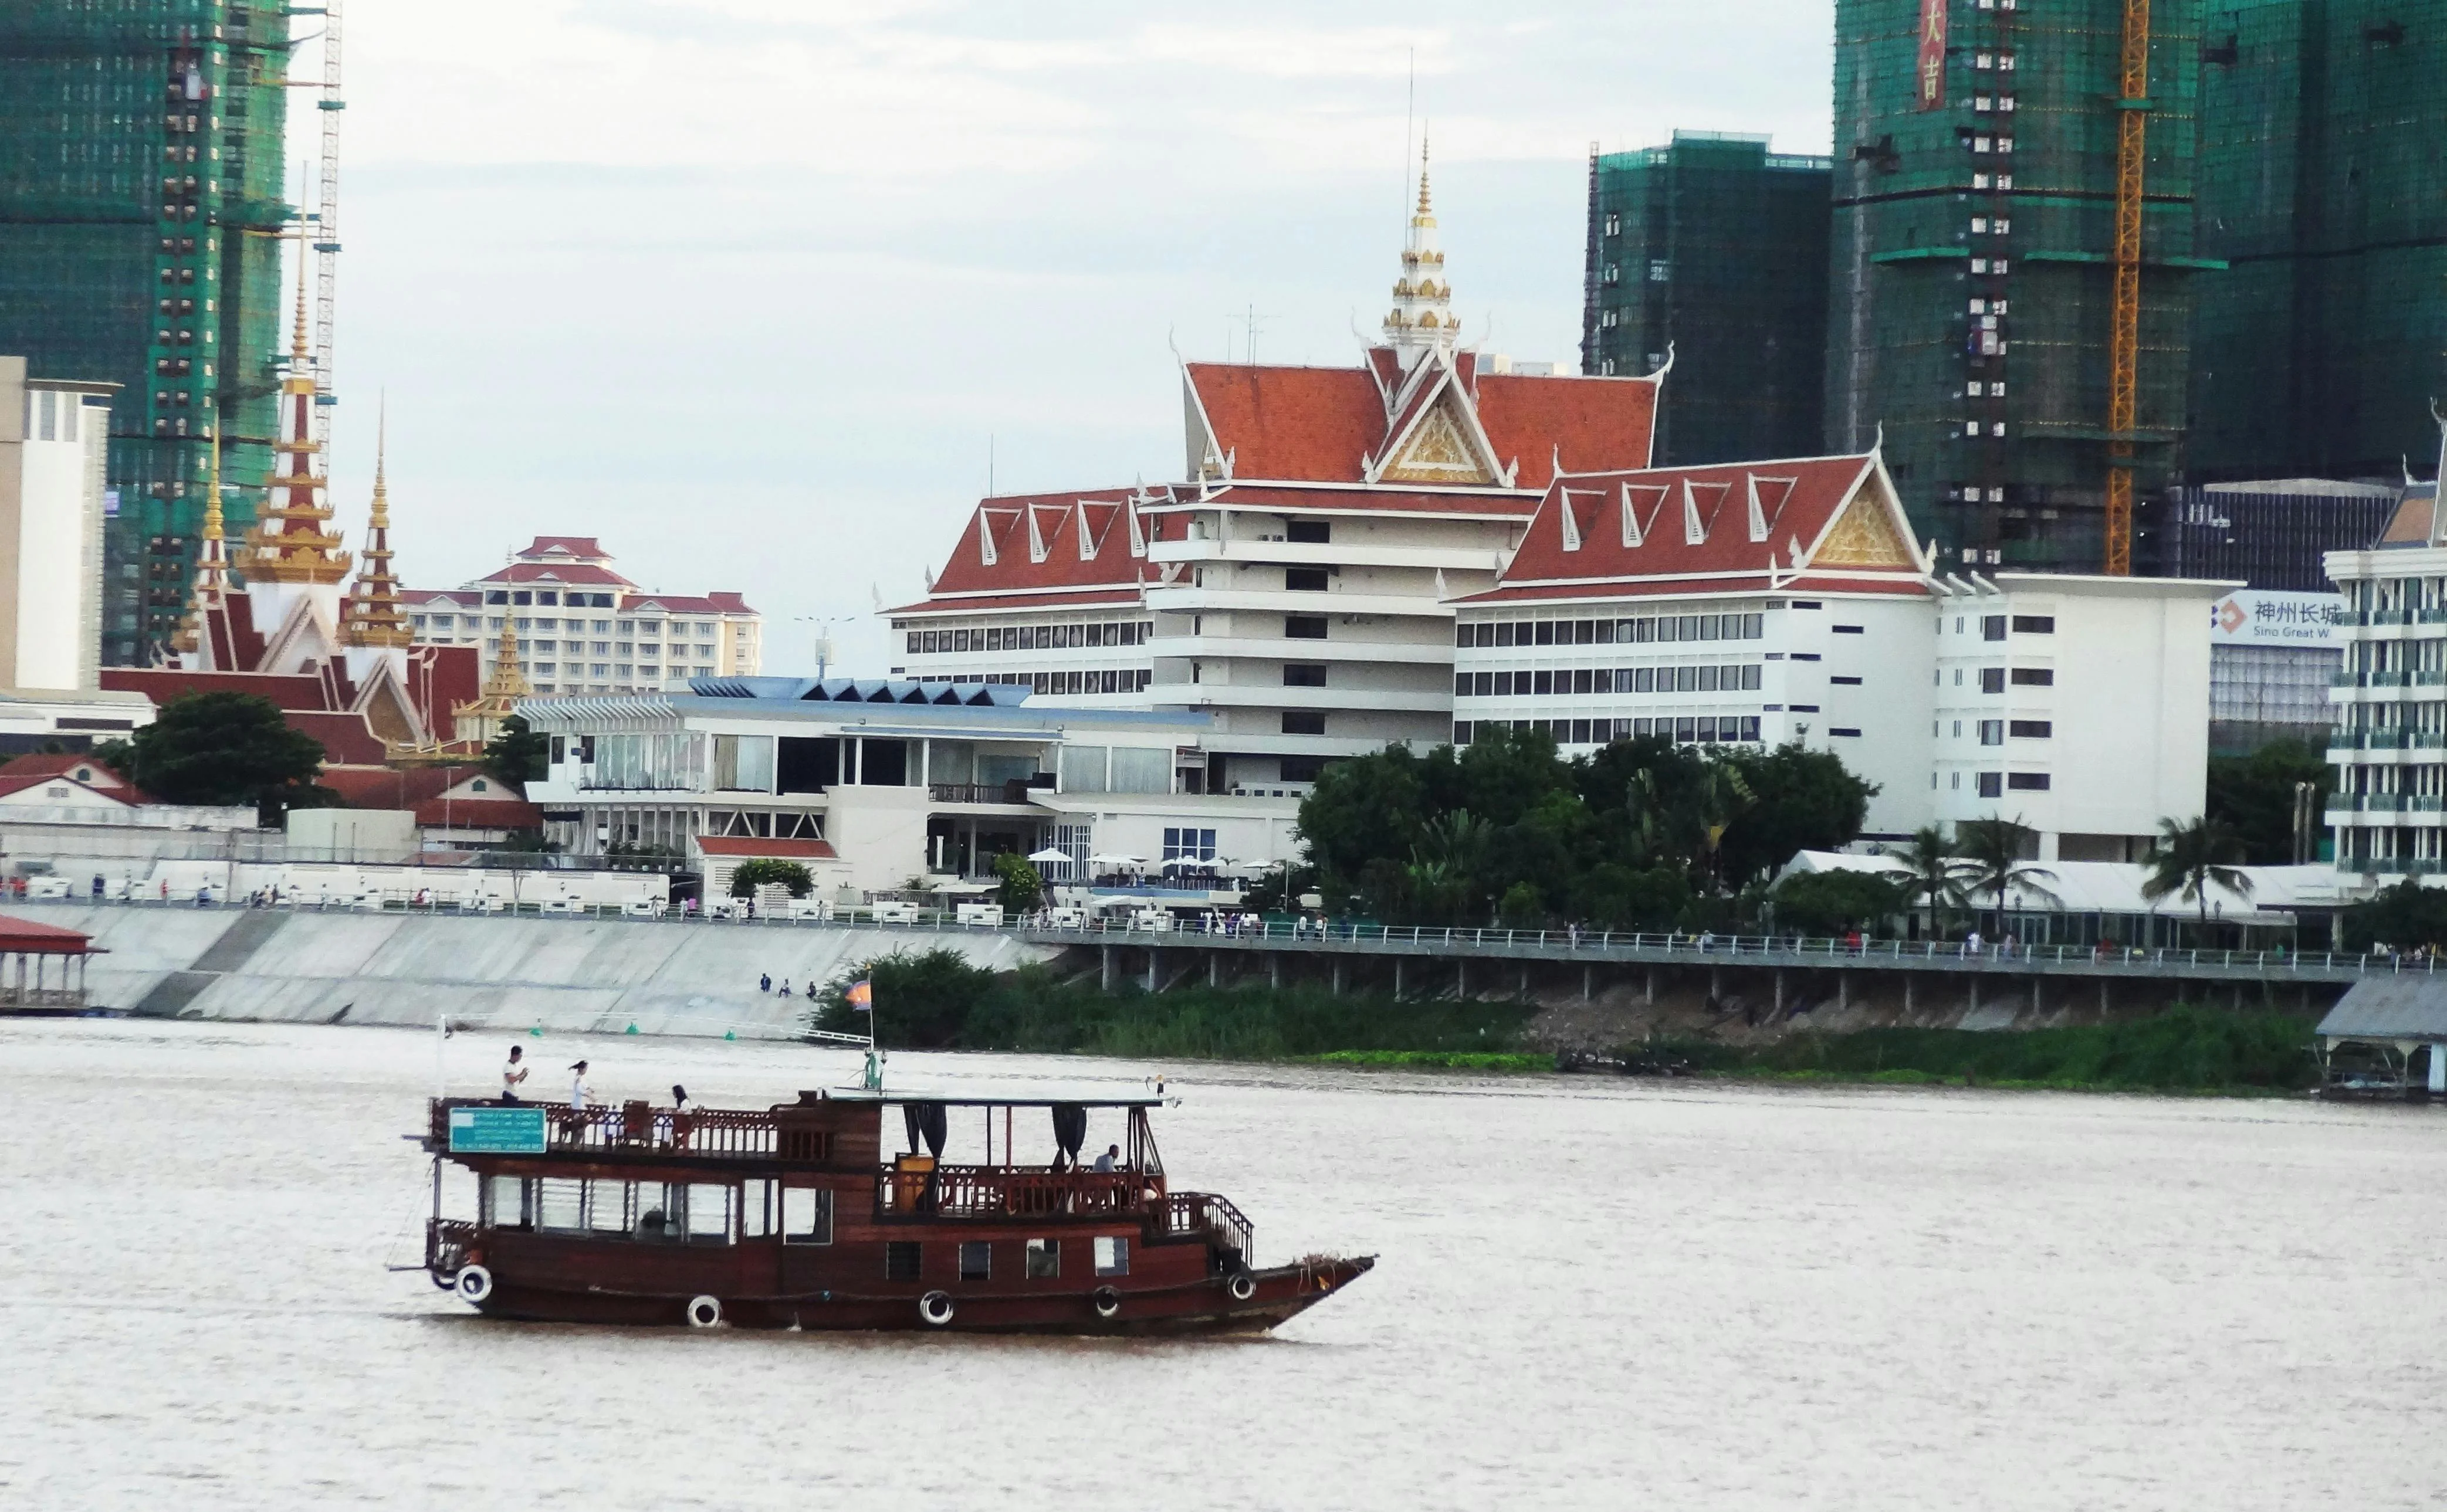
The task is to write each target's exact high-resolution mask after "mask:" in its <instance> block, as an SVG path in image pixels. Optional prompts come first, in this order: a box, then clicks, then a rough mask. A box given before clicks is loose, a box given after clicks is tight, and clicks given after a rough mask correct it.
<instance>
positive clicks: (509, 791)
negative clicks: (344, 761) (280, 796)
mask: <svg viewBox="0 0 2447 1512" xmlns="http://www.w3.org/2000/svg"><path fill="white" fill-rule="evenodd" d="M323 784H324V785H325V786H327V787H330V788H332V789H334V790H336V791H337V792H338V793H339V795H340V796H341V797H342V798H344V799H346V800H347V801H348V805H349V806H350V807H351V808H387V809H394V810H406V811H408V812H410V813H413V814H414V815H415V816H416V825H417V829H418V830H419V831H420V833H421V835H422V838H423V840H424V842H425V846H426V848H427V849H428V850H435V849H442V850H447V849H453V848H456V849H462V850H481V849H484V848H486V847H488V846H494V845H498V844H500V843H501V842H502V841H504V840H507V839H509V838H510V837H511V836H512V835H515V834H522V833H526V834H533V833H541V830H542V829H543V813H542V811H541V810H540V809H538V808H537V807H536V806H535V805H534V804H533V803H528V802H527V801H526V800H525V799H524V798H522V797H521V796H520V795H519V792H518V790H517V789H516V788H514V787H511V786H510V785H509V784H505V783H503V781H502V780H501V779H500V778H498V777H496V776H494V775H493V774H492V773H491V772H488V771H486V770H485V769H484V768H483V767H482V766H469V765H419V766H409V767H396V768H391V769H389V770H381V771H374V770H365V769H354V770H349V771H332V772H327V773H325V774H324V777H323Z"/></svg>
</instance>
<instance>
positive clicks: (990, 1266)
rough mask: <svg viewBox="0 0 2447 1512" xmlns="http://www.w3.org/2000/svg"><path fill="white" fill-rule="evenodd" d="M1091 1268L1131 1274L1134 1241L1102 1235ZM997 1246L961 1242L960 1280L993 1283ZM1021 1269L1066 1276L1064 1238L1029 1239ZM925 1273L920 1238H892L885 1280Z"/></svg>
mask: <svg viewBox="0 0 2447 1512" xmlns="http://www.w3.org/2000/svg"><path fill="white" fill-rule="evenodd" d="M1088 1249H1089V1255H1088V1262H1089V1267H1090V1269H1091V1270H1093V1271H1094V1272H1095V1273H1096V1274H1097V1275H1098V1276H1128V1275H1129V1274H1130V1241H1129V1239H1127V1238H1121V1237H1119V1236H1117V1235H1098V1236H1097V1237H1096V1238H1092V1239H1090V1240H1089V1241H1088ZM994 1252H995V1244H994V1242H993V1241H992V1240H990V1239H963V1240H961V1241H960V1249H959V1256H960V1279H961V1280H963V1281H990V1280H992V1279H994ZM1020 1265H1021V1270H1022V1273H1023V1274H1024V1275H1026V1276H1027V1277H1028V1278H1029V1279H1030V1280H1032V1281H1050V1280H1056V1279H1059V1278H1060V1276H1061V1275H1062V1241H1061V1240H1060V1239H1029V1240H1027V1241H1026V1247H1025V1249H1024V1250H1023V1251H1022V1254H1021V1261H1020ZM925 1274H926V1271H925V1256H924V1252H923V1251H922V1250H921V1249H920V1246H919V1242H918V1241H917V1240H916V1239H888V1240H886V1241H885V1242H884V1246H883V1278H884V1279H885V1280H887V1281H915V1280H918V1279H920V1277H922V1276H924V1275H925Z"/></svg>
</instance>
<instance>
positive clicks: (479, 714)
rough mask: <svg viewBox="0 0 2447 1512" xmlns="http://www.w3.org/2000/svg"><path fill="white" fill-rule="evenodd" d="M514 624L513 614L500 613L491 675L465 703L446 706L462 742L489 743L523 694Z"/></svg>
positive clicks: (524, 679) (522, 680)
mask: <svg viewBox="0 0 2447 1512" xmlns="http://www.w3.org/2000/svg"><path fill="white" fill-rule="evenodd" d="M518 624H519V622H518V618H517V616H516V615H514V614H503V615H502V641H501V648H500V650H499V651H498V652H496V653H495V655H494V657H493V672H492V675H491V676H489V677H487V678H485V679H484V691H483V692H481V693H479V694H477V695H476V697H475V698H473V699H471V700H469V701H468V702H466V703H464V704H453V705H451V706H450V722H451V725H452V726H453V728H454V729H455V730H456V733H457V738H458V739H459V740H460V741H462V742H465V743H468V744H472V745H476V746H485V745H489V744H491V742H492V740H493V737H494V736H496V735H499V734H500V733H501V732H502V726H503V722H504V721H506V720H508V718H509V717H510V716H511V715H512V714H515V713H517V712H518V707H519V700H520V699H522V698H524V697H526V696H527V693H528V691H529V690H528V688H527V678H526V673H525V672H524V671H521V670H520V668H519V630H518Z"/></svg>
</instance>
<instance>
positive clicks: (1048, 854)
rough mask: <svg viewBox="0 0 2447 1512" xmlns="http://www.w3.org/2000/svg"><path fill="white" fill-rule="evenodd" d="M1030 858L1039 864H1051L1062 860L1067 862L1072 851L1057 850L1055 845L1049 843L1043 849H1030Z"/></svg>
mask: <svg viewBox="0 0 2447 1512" xmlns="http://www.w3.org/2000/svg"><path fill="white" fill-rule="evenodd" d="M1028 859H1029V860H1032V861H1034V862H1035V863H1036V864H1037V865H1039V866H1047V865H1051V864H1052V863H1053V862H1055V861H1062V862H1064V863H1066V864H1067V863H1068V862H1069V861H1070V860H1071V853H1070V852H1069V851H1067V850H1055V849H1054V848H1053V846H1051V845H1048V846H1046V847H1045V848H1044V849H1043V850H1041V851H1030V852H1029V853H1028Z"/></svg>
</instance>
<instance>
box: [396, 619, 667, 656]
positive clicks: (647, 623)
mask: <svg viewBox="0 0 2447 1512" xmlns="http://www.w3.org/2000/svg"><path fill="white" fill-rule="evenodd" d="M462 621H465V625H466V628H467V629H469V630H480V629H484V628H487V627H489V628H491V629H493V630H499V629H501V628H502V616H501V615H499V614H494V615H491V616H490V617H489V618H488V617H487V616H485V615H483V614H410V615H408V624H409V625H410V626H411V627H413V628H414V629H417V630H425V629H427V628H430V629H433V630H451V629H455V628H457V627H458V626H459V625H460V623H461V622H462ZM614 623H615V621H612V620H609V619H572V620H570V621H569V622H568V624H567V627H566V628H567V629H568V630H569V632H570V633H572V634H575V633H578V632H579V631H582V630H589V629H591V630H593V631H594V632H595V633H597V634H598V635H609V634H611V633H613V625H614ZM617 624H618V625H619V633H621V634H623V635H642V636H645V637H647V638H648V639H652V638H653V637H654V636H656V635H659V634H661V633H662V632H663V622H662V621H661V620H658V619H623V620H619V621H617ZM518 625H519V631H520V633H522V634H523V633H526V632H528V631H536V630H540V631H543V632H545V633H552V632H555V631H559V630H560V629H562V628H564V627H563V625H562V623H561V621H560V619H559V618H558V617H556V616H553V615H548V614H547V615H539V616H536V617H532V618H530V617H529V616H527V615H525V614H521V615H519V616H518ZM671 625H672V633H673V635H674V636H683V635H686V634H687V633H689V630H690V628H691V626H692V625H693V626H694V628H695V631H696V638H697V639H699V640H711V639H713V628H714V627H713V621H711V620H694V621H689V620H678V619H674V620H673V621H672V622H671ZM707 649H708V650H711V648H707ZM628 652H629V648H628V647H627V646H625V645H624V646H622V647H621V648H620V653H621V654H622V655H624V656H625V655H627V654H628Z"/></svg>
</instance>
